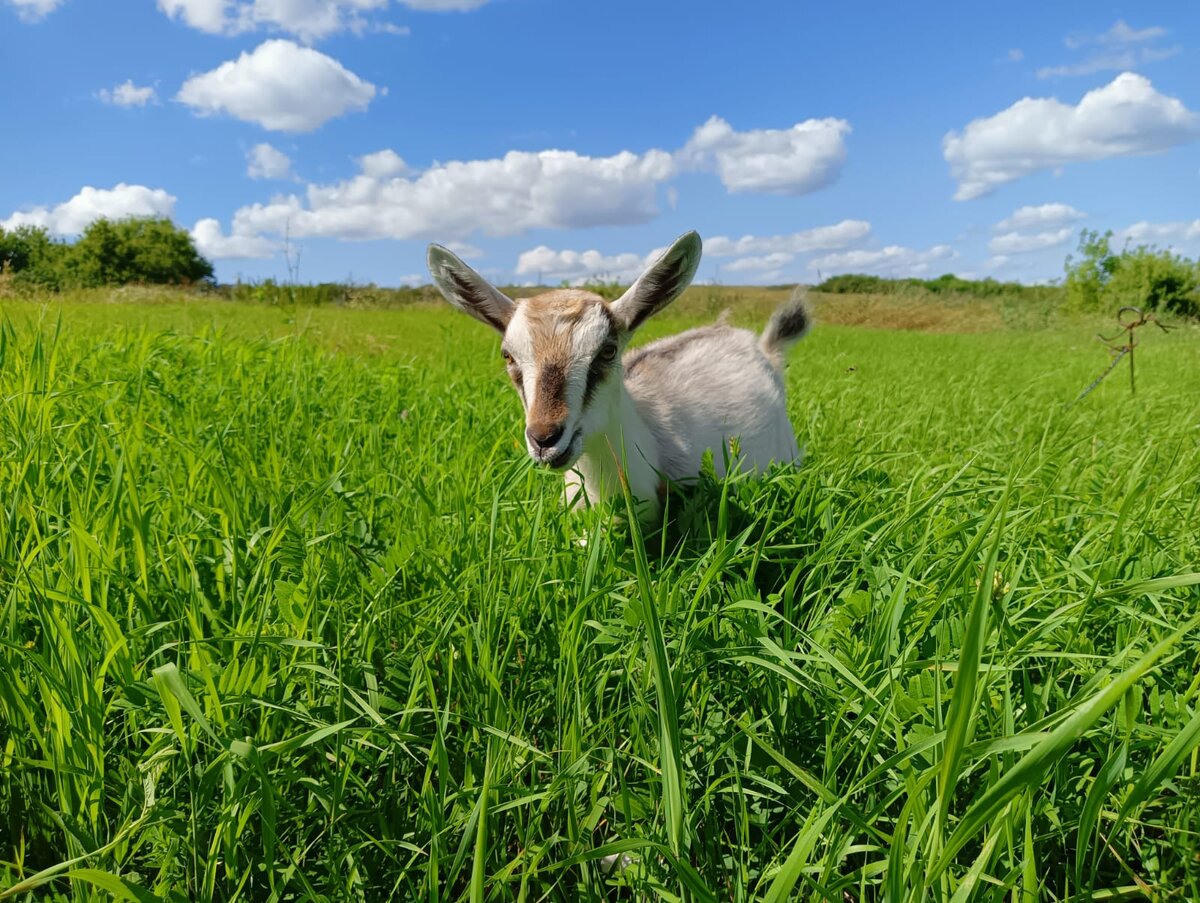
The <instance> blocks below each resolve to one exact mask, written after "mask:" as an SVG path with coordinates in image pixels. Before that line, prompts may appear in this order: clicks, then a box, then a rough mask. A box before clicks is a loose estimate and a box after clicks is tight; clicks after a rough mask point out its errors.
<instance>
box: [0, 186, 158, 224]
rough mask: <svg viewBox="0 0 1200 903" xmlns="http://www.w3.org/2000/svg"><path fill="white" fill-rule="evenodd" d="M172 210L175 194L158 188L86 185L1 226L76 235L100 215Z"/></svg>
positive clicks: (115, 216)
mask: <svg viewBox="0 0 1200 903" xmlns="http://www.w3.org/2000/svg"><path fill="white" fill-rule="evenodd" d="M174 212H175V196H174V195H171V194H168V193H167V192H166V191H164V190H163V189H161V188H147V187H146V186H145V185H127V184H125V183H124V182H121V183H119V184H118V185H116V186H114V187H113V188H93V187H92V186H90V185H85V186H84V187H83V188H81V189H80V190H79V193H78V194H77V195H75V196H74V197H73V198H71V199H70V200H66V201H63V202H62V203H61V204H59V205H58V206H56V207H34V208H32V209H30V210H24V211H18V212H16V213H14V214H12V215H11V216H10V217H9V218H8V219H6V220H0V227H3V228H5V229H15V228H16V227H18V226H40V227H42V228H44V229H48V230H49V231H50V232H53V233H55V234H58V235H77V234H78V233H80V232H82V231H83V230H84V229H85V228H87V226H88V225H89V224H90V223H92V222H93V221H95V220H98V219H100V218H101V217H104V218H107V219H121V218H123V217H127V216H167V217H169V216H171V215H172V214H173V213H174Z"/></svg>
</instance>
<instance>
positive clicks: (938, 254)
mask: <svg viewBox="0 0 1200 903" xmlns="http://www.w3.org/2000/svg"><path fill="white" fill-rule="evenodd" d="M954 256H955V253H954V250H953V249H952V248H951V247H950V246H949V245H934V246H933V247H932V248H928V249H926V250H924V251H920V250H916V249H914V248H905V247H901V246H900V245H889V246H888V247H886V248H879V249H875V250H858V251H842V252H840V253H836V254H826V255H824V256H821V257H814V258H813V259H812V260H810V261H809V262H808V268H809V269H810V270H813V271H815V272H818V273H820V274H821V275H823V276H829V275H833V274H836V273H872V274H875V275H879V276H894V277H903V276H926V275H929V272H930V270H931V268H932V267H933V265H934V264H936V263H940V262H943V261H946V260H950V259H952V258H953V257H954Z"/></svg>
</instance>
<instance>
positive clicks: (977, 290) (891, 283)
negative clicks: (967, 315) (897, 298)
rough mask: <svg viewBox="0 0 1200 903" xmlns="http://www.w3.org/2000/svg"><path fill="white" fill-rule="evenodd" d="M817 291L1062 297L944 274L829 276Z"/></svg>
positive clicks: (1043, 289) (1047, 289)
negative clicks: (921, 276)
mask: <svg viewBox="0 0 1200 903" xmlns="http://www.w3.org/2000/svg"><path fill="white" fill-rule="evenodd" d="M816 291H819V292H828V293H830V294H835V295H897V294H925V293H928V294H933V295H961V296H964V297H969V298H988V299H993V298H1013V299H1017V300H1023V301H1044V300H1046V299H1047V298H1050V299H1056V298H1057V297H1058V295H1059V294H1060V293H1061V291H1062V290H1061V289H1060V288H1059V287H1057V286H1045V285H1022V284H1021V283H1019V282H999V281H997V280H995V279H963V278H961V277H960V276H955V275H954V274H953V273H945V274H943V275H941V276H938V277H937V278H936V279H885V278H884V277H882V276H869V275H866V274H864V273H847V274H845V275H843V276H830V277H829V278H828V279H826V280H825V281H824V282H822V283H821V284H820V285H818V286H816Z"/></svg>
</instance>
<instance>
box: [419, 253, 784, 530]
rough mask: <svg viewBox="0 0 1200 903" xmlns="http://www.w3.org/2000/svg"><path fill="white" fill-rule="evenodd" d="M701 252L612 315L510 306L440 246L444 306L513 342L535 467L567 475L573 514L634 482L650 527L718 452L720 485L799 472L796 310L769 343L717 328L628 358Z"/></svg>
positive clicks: (679, 259)
mask: <svg viewBox="0 0 1200 903" xmlns="http://www.w3.org/2000/svg"><path fill="white" fill-rule="evenodd" d="M700 249H701V246H700V236H699V235H697V234H696V233H695V232H689V233H687V234H686V235H684V236H682V237H681V238H680V239H679V240H677V241H676V242H675V243H674V244H673V245H671V247H670V248H668V249H667V251H666V252H665V253H664V254H663V255H662V256H661V257H660V258H659V259H658V260H657V261H655V263H654V264H652V265H651V266H650V267H649V268H648V269H647V270H646V271H645V273H643V274H642V275H641V277H640V278H639V279H638V280H637V281H636V282H635V283H634V284H633V285H632V286H630V288H629V290H628V291H627V292H625V294H623V295H622V296H621V297H620V298H618V299H617V300H616V301H614V302H612V303H611V304H609V303H606V302H605V301H604V299H603V298H601V297H600V296H599V295H595V294H592V293H591V292H586V291H581V290H579V289H555V290H554V291H549V292H545V293H543V294H540V295H535V296H534V297H532V298H524V299H521V300H519V301H513V300H511V299H510V298H508V297H507V296H506V295H504V294H503V293H502V292H500V290H499V289H497V288H496V287H495V286H493V285H491V284H490V283H489V282H488V281H487V280H486V279H484V278H483V277H482V276H480V275H479V274H478V273H476V272H475V271H474V270H472V269H471V268H470V267H469V266H467V265H466V264H465V263H463V262H462V261H461V260H460V259H459V258H458V257H456V256H455V255H454V254H452V253H451V252H450V251H448V250H446V249H445V248H443V247H441V246H440V245H430V246H429V256H428V263H429V272H430V274H431V275H432V276H433V281H434V283H435V284H436V285H437V287H438V289H439V290H440V291H441V293H442V294H443V295H444V296H445V297H446V300H447V301H449V302H450V303H451V304H453V305H454V306H455V307H457V308H459V309H460V310H462V311H465V312H466V313H468V314H470V315H471V316H473V317H475V318H476V319H477V320H481V321H483V322H484V323H486V324H488V325H489V326H491V327H492V328H493V329H495V330H497V331H498V332H500V333H501V334H502V335H503V336H504V340H503V342H502V343H501V346H500V353H501V354H502V355H503V357H504V362H505V364H506V365H507V367H508V375H509V377H510V378H511V379H512V381H513V385H514V386H516V389H517V394H518V395H520V396H521V402H522V404H523V405H524V406H525V439H526V445H527V446H528V450H529V456H530V457H531V458H533V460H534V461H536V462H537V463H538V464H541V465H543V466H545V467H549V468H551V469H553V470H558V471H566V484H567V485H566V490H567V497H568V500H569V501H574V502H575V503H576V504H580V503H582V502H583V497H584V496H586V499H587V500H588V501H591V502H596V501H599V500H601V499H605V498H608V497H610V496H613V495H618V494H620V492H621V487H620V482H619V474H620V473H621V472H622V471H623V472H624V474H625V476H626V478H627V479H628V481H629V488H630V491H631V494H632V495H633V496H634V497H635V498H637V499H639V500H640V502H641V503H642V504H643V506H644V507H642V509H641V511H640V514H641V518H642V519H643V520H651V519H655V518H657V516H658V514H659V511H660V504H661V502H660V498H661V492H662V490H663V489H664V487H665V483H664V478H665V479H668V480H673V481H678V480H685V479H687V478H689V477H695V476H696V475H697V474H698V473H699V471H700V467H701V461H702V459H703V455H704V452H705V451H706V450H707V449H712V451H713V464H714V466H715V468H716V470H717V473H718V475H721V474H723V473H724V470H725V464H726V459H727V457H730V462H731V463H736V464H737V465H738V466H741V467H747V468H749V469H751V470H757V469H759V468H763V467H765V466H766V465H768V464H770V463H771V462H772V461H780V462H798V461H799V459H800V449H799V448H798V447H797V446H796V436H795V433H794V432H793V431H792V424H791V422H790V421H789V420H788V416H787V407H786V403H785V393H784V384H783V365H784V353H785V351H786V350H787V348H788V347H789V346H790V345H791V344H792V343H793V342H795V341H796V340H797V339H799V338H801V337H802V336H803V335H804V333H805V332H806V331H807V329H808V314H807V312H806V310H805V308H804V306H803V304H802V303H801V302H800V300H799V299H794V300H792V301H791V302H789V303H788V304H786V305H784V306H783V307H781V308H779V309H778V310H776V311H775V313H774V315H772V317H771V319H770V322H768V323H767V326H766V329H765V330H763V333H762V335H761V336H756V335H755V334H754V333H752V332H750V331H749V330H745V329H734V328H732V327H730V326H725V325H724V324H723V323H717V324H715V325H712V326H705V327H701V328H698V329H689V330H688V331H686V332H682V333H680V334H678V335H675V336H671V337H670V338H665V339H660V340H659V341H656V342H652V343H650V344H649V345H646V346H645V347H643V348H639V349H637V350H635V351H631V352H629V353H628V354H624V355H623V352H624V349H625V346H626V344H627V343H628V342H629V339H630V337H631V336H632V335H633V332H634V330H636V329H637V328H638V327H639V326H641V325H642V323H644V322H645V321H646V319H647V318H649V317H650V316H652V315H654V314H655V313H657V312H658V311H660V310H662V309H663V308H664V307H666V306H667V305H668V304H670V303H671V302H672V301H674V300H675V299H676V298H677V297H679V295H680V294H682V292H683V290H684V289H685V288H687V286H688V283H690V282H691V281H692V277H693V276H694V275H695V273H696V267H697V266H698V265H699V263H700ZM735 448H736V454H737V457H736V458H732V456H731V455H729V454H727V453H729V452H731V451H732V450H733V449H735ZM581 488H582V492H580V489H581Z"/></svg>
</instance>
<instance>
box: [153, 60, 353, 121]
mask: <svg viewBox="0 0 1200 903" xmlns="http://www.w3.org/2000/svg"><path fill="white" fill-rule="evenodd" d="M375 92H376V88H375V86H374V85H372V84H371V83H370V82H367V81H364V80H363V79H361V78H359V77H358V76H357V75H355V74H354V73H353V72H351V71H350V70H348V69H346V68H345V67H344V66H343V65H342V64H341V63H339V62H338V61H337V60H335V59H332V58H331V57H328V56H326V55H325V54H323V53H320V52H318V51H316V50H313V49H312V48H310V47H301V46H299V45H297V44H294V43H292V42H291V41H284V40H270V41H264V42H263V43H262V44H260V45H259V46H258V47H256V48H255V49H254V50H252V51H250V52H248V53H243V54H242V55H241V56H239V57H238V58H237V59H236V60H230V61H229V62H225V63H222V64H221V65H220V66H218V67H217V68H216V69H213V70H211V71H209V72H204V73H202V74H200V75H193V76H192V77H191V78H189V79H188V80H187V81H186V82H184V83H183V87H182V88H180V89H179V94H178V95H177V96H176V100H179V101H181V102H183V103H185V104H187V105H188V106H189V107H191V108H192V109H193V110H194V111H195V112H196V113H197V114H198V115H201V116H210V115H215V114H218V113H224V114H227V115H229V116H233V117H234V118H236V119H241V120H244V121H246V122H254V123H257V124H258V125H260V126H262V127H263V128H265V129H270V130H272V131H281V132H311V131H313V130H314V129H316V128H318V127H320V126H321V125H322V124H323V123H325V122H327V121H328V120H330V119H333V118H335V117H337V116H341V115H343V114H345V113H348V112H351V111H361V110H365V109H366V108H367V105H368V104H369V103H370V102H371V99H372V98H373V97H374V96H375Z"/></svg>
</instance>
